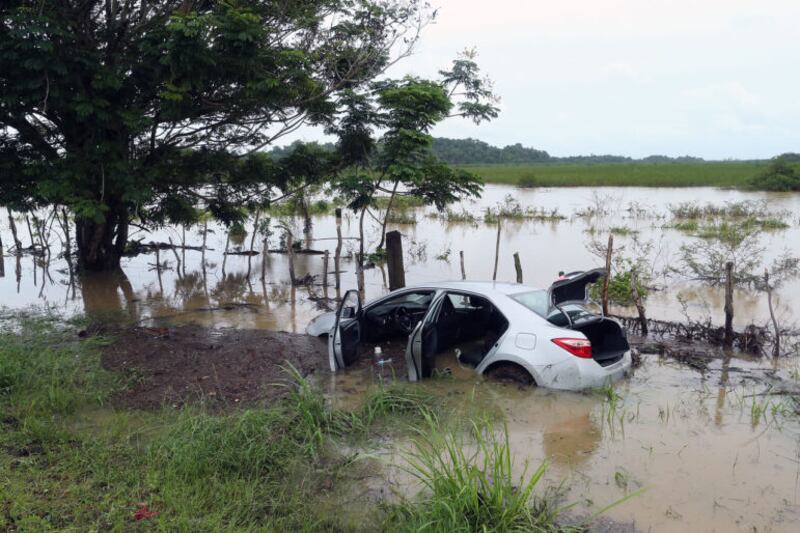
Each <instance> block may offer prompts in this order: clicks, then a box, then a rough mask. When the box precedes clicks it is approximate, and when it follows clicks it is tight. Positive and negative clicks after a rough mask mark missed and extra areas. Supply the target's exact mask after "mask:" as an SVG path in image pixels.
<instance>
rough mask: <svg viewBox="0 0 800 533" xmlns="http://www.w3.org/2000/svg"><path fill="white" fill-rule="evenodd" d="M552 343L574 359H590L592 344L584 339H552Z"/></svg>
mask: <svg viewBox="0 0 800 533" xmlns="http://www.w3.org/2000/svg"><path fill="white" fill-rule="evenodd" d="M553 342H554V343H556V344H557V345H559V346H560V347H562V348H564V349H565V350H566V351H568V352H569V353H571V354H572V355H574V356H575V357H582V358H583V359H591V358H592V343H591V342H590V341H588V340H586V339H553Z"/></svg>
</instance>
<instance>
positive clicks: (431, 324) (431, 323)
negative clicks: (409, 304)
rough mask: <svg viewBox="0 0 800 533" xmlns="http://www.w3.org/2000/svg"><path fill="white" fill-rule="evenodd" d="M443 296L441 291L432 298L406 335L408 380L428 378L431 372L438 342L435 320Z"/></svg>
mask: <svg viewBox="0 0 800 533" xmlns="http://www.w3.org/2000/svg"><path fill="white" fill-rule="evenodd" d="M444 298H445V294H444V293H442V294H440V295H439V296H437V297H436V298H434V299H433V302H431V305H430V307H429V308H428V312H427V314H426V315H425V318H423V319H422V320H420V321H419V323H418V324H417V326H416V327H415V328H414V331H412V332H411V335H410V336H409V337H408V347H406V366H407V367H408V381H419V380H421V379H422V378H428V377H430V376H431V373H432V372H433V358H434V357H435V356H436V352H437V347H438V344H439V332H438V330H437V327H436V321H437V319H438V317H439V310H440V309H441V308H442V300H444Z"/></svg>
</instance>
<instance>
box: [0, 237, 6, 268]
mask: <svg viewBox="0 0 800 533" xmlns="http://www.w3.org/2000/svg"><path fill="white" fill-rule="evenodd" d="M4 277H6V251H5V249H4V248H3V235H2V233H0V278H4Z"/></svg>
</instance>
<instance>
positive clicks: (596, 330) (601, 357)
mask: <svg viewBox="0 0 800 533" xmlns="http://www.w3.org/2000/svg"><path fill="white" fill-rule="evenodd" d="M598 318H599V319H598V320H593V321H587V322H585V323H578V324H575V325H574V326H573V327H572V329H574V330H575V331H580V332H581V333H583V334H584V335H586V338H587V339H589V340H590V341H591V343H592V358H593V359H594V360H595V361H597V362H598V364H600V366H608V365H613V364H614V363H616V362H617V361H619V360H620V359H622V357H623V356H624V355H625V352H627V351H628V350H629V349H630V345H629V344H628V339H627V338H625V332H624V331H623V330H622V327H620V325H619V324H618V323H617V322H616V321H614V320H611V319H608V318H601V317H598Z"/></svg>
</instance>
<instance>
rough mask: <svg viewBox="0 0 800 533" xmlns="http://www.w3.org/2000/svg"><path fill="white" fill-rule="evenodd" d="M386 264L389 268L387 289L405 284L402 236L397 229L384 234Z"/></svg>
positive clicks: (398, 287) (401, 286)
mask: <svg viewBox="0 0 800 533" xmlns="http://www.w3.org/2000/svg"><path fill="white" fill-rule="evenodd" d="M386 266H387V267H388V269H389V290H390V291H394V290H397V289H402V288H403V287H405V286H406V271H405V267H404V266H403V236H402V235H400V232H399V231H390V232H388V233H387V234H386Z"/></svg>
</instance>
